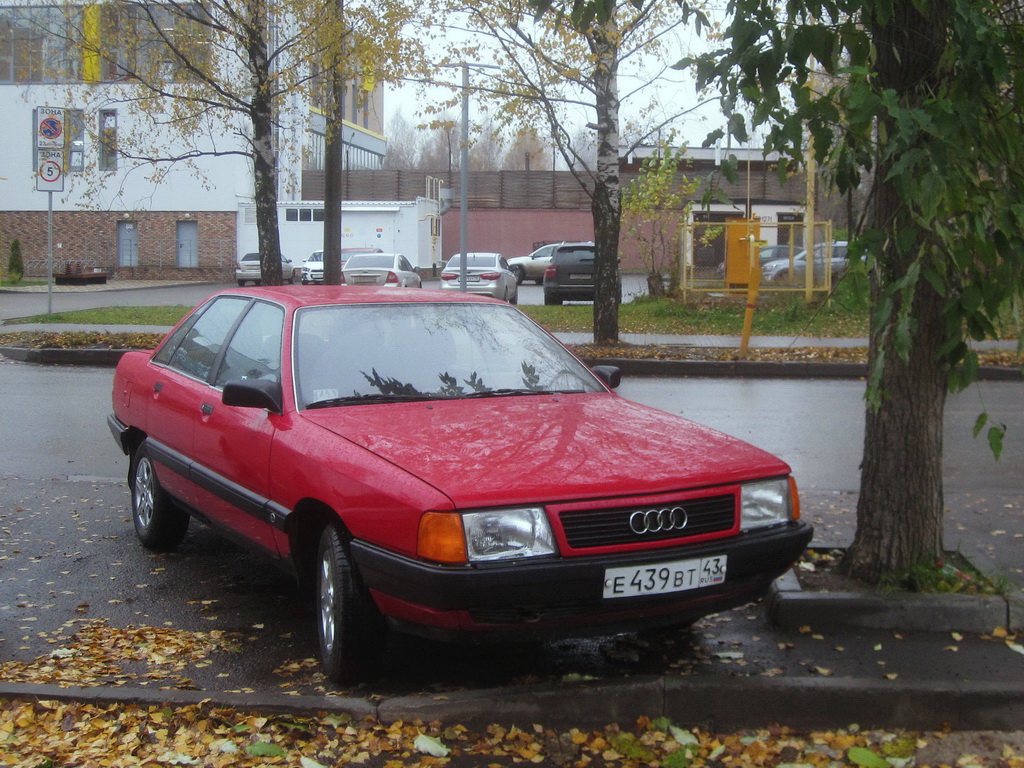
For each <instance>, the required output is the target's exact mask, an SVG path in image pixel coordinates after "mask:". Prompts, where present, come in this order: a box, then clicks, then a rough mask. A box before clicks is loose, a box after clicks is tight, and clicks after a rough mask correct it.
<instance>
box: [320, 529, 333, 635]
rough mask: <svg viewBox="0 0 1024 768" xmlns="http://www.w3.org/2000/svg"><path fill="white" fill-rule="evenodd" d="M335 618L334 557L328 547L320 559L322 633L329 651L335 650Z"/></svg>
mask: <svg viewBox="0 0 1024 768" xmlns="http://www.w3.org/2000/svg"><path fill="white" fill-rule="evenodd" d="M334 619H335V617H334V559H333V558H332V557H331V550H330V548H327V549H325V550H324V556H323V559H322V560H321V561H320V634H321V637H323V639H324V648H325V649H326V650H327V651H333V650H334Z"/></svg>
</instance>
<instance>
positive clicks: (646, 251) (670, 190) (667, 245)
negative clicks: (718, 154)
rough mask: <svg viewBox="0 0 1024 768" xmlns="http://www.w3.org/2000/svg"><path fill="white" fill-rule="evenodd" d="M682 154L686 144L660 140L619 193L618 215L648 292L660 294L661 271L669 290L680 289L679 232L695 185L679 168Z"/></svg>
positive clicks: (673, 291)
mask: <svg viewBox="0 0 1024 768" xmlns="http://www.w3.org/2000/svg"><path fill="white" fill-rule="evenodd" d="M685 156H686V150H685V149H674V148H673V147H671V146H669V145H667V144H663V145H661V146H659V147H658V148H657V149H656V150H655V152H654V154H652V155H651V156H650V157H647V158H644V161H643V163H642V164H641V166H640V175H639V176H637V177H636V178H635V179H633V181H632V182H631V183H630V184H629V186H628V187H626V189H625V190H624V192H623V194H622V214H623V220H624V221H625V223H626V227H627V232H628V234H629V238H630V240H631V242H632V243H633V245H634V246H635V247H636V248H637V251H638V252H639V255H640V258H641V259H642V260H643V263H644V266H645V267H646V268H647V294H648V295H649V296H664V295H665V277H666V276H667V277H668V279H669V286H668V292H669V293H672V294H674V293H676V292H678V290H679V285H680V274H679V236H680V233H681V230H682V223H683V222H685V221H687V220H689V218H690V208H691V206H692V203H691V200H692V197H693V194H694V193H695V192H696V191H697V187H698V186H699V185H698V183H696V182H693V181H690V180H689V179H687V178H686V177H685V176H684V175H683V174H681V173H680V172H679V166H680V163H681V162H682V161H683V159H684V158H685Z"/></svg>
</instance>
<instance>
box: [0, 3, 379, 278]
mask: <svg viewBox="0 0 1024 768" xmlns="http://www.w3.org/2000/svg"><path fill="white" fill-rule="evenodd" d="M111 7H112V6H111V5H109V4H105V3H104V4H99V5H81V6H72V7H69V6H66V5H63V4H59V3H57V4H54V5H30V4H28V3H27V2H25V3H18V4H11V5H7V6H4V7H0V104H2V105H3V106H4V118H3V120H2V121H0V256H2V258H3V262H4V265H5V267H6V261H7V256H8V254H9V253H10V244H11V241H12V240H14V239H18V240H19V241H20V243H21V249H22V255H23V258H24V259H25V261H26V271H27V273H28V274H29V275H43V274H45V271H46V266H45V262H46V258H47V209H48V205H49V203H50V198H51V194H52V206H53V242H54V264H55V267H54V268H55V272H60V271H62V270H64V269H67V268H80V267H84V268H86V269H93V268H98V269H104V270H107V271H109V272H110V273H112V274H113V275H115V276H117V277H122V278H132V277H140V278H141V277H145V278H170V277H174V278H183V277H184V278H195V279H211V278H214V279H230V277H231V271H232V270H233V269H234V263H235V259H236V256H237V254H238V249H239V246H238V234H237V227H238V221H239V217H240V212H241V211H243V210H246V209H248V208H249V207H251V204H252V202H253V174H252V168H251V163H250V161H249V159H248V157H247V156H246V149H247V148H246V142H245V138H244V137H245V136H246V135H248V133H249V132H250V131H251V128H250V127H249V125H248V124H247V121H246V120H245V119H244V118H242V117H239V116H238V113H234V115H232V113H228V112H224V111H219V112H212V113H211V114H210V115H208V116H207V117H206V118H205V119H203V120H201V121H199V125H200V126H201V129H200V130H199V131H197V132H194V133H192V134H191V136H190V137H189V138H188V139H183V138H181V137H180V136H176V135H175V132H174V131H172V130H171V129H170V128H168V127H167V126H166V125H164V126H162V125H161V124H160V122H159V120H157V119H154V117H153V116H151V115H149V114H147V113H146V112H145V111H143V110H140V109H138V108H136V107H135V106H134V105H133V104H132V103H131V102H130V101H127V100H125V98H126V96H128V95H130V92H131V88H132V86H131V85H130V84H125V82H124V80H125V78H124V70H123V69H122V68H121V67H119V65H118V62H117V61H113V60H111V59H107V58H103V57H100V56H97V55H96V54H95V53H94V52H91V51H90V46H89V43H88V39H89V36H90V35H93V36H96V37H100V36H101V34H100V33H101V32H106V33H108V35H109V25H110V18H108V16H109V15H110V14H111V13H113V12H110V11H108V9H110V8H111ZM136 13H138V11H136ZM115 23H117V24H120V25H122V26H127V25H128V24H130V23H132V20H131V19H128V20H127V21H126V20H125V18H124V17H122V16H118V17H117V20H116V22H115ZM135 23H136V24H137V23H138V22H137V20H136V21H135ZM171 23H172V24H174V23H175V22H171ZM178 23H179V24H180V19H179V20H178ZM83 39H85V40H86V43H85V44H83V43H82V42H81V40H83ZM133 39H135V38H133ZM72 40H78V41H79V42H77V43H75V42H71V41H72ZM146 46H148V47H146ZM159 51H160V44H159V42H154V41H153V40H148V41H142V42H141V43H138V44H137V45H136V47H135V48H134V49H133V50H132V52H131V55H132V57H133V58H132V61H131V62H130V64H132V65H135V66H142V65H143V64H140V62H143V60H144V59H145V62H149V63H155V64H156V66H158V67H169V66H171V65H170V64H169V62H166V61H155V59H157V58H159ZM122 55H123V56H124V57H125V58H126V59H127V57H128V55H129V54H126V53H124V52H122V51H118V52H117V56H118V57H120V56H122ZM126 66H127V65H126ZM160 71H161V74H162V75H164V74H166V72H164V70H160ZM171 79H174V78H173V77H172V78H171ZM346 101H347V104H346V105H345V106H346V118H347V119H346V121H345V123H344V130H343V136H344V138H343V141H344V147H343V151H342V157H343V163H344V164H346V166H347V167H351V168H354V169H375V168H379V167H380V164H381V161H382V159H383V156H384V152H385V149H386V140H385V138H384V137H383V135H382V133H381V131H382V125H383V97H382V91H381V90H380V89H376V90H374V91H372V92H367V91H364V90H362V89H361V88H360V85H359V84H358V83H353V84H351V85H350V88H349V89H348V90H347V92H346ZM38 107H54V108H60V109H61V110H63V112H60V113H57V118H58V120H60V118H61V117H62V118H63V120H62V125H60V128H61V131H60V132H61V135H60V138H59V140H58V141H56V142H54V141H51V142H50V143H51V144H55V143H59V144H60V147H59V151H60V152H61V153H62V157H61V164H62V166H63V168H62V171H63V173H62V174H61V179H60V180H59V183H58V184H57V186H58V187H60V189H59V191H55V192H52V193H51V192H46V191H37V188H38V187H40V186H44V187H45V186H47V185H53V184H54V182H53V181H52V180H50V179H45V178H44V179H43V181H42V183H40V178H41V175H40V174H41V168H42V167H43V165H45V162H44V161H45V159H46V158H45V155H40V151H43V152H47V151H49V150H45V149H43V150H40V148H39V146H38V145H39V144H40V143H45V141H41V139H40V137H41V136H43V135H47V136H48V131H47V128H50V129H51V131H52V128H53V124H50V125H41V123H42V118H43V115H41V114H37V108H38ZM280 122H281V127H280V128H279V129H278V134H277V135H276V137H275V138H276V141H275V146H276V148H277V153H278V154H277V156H278V172H279V179H278V186H279V189H278V195H279V200H281V201H283V202H287V201H292V200H295V201H298V200H300V199H301V189H300V180H301V176H302V171H303V170H304V169H306V170H308V169H322V168H323V162H324V152H323V147H324V125H325V120H324V117H323V114H322V113H321V112H319V111H318V110H317V109H316V108H315V106H314V105H313V104H312V103H311V102H310V100H309V99H308V98H306V97H305V96H303V95H302V90H301V89H295V91H294V92H292V93H291V94H290V95H289V96H288V97H287V98H286V99H285V100H284V103H283V104H282V106H281V107H280ZM48 137H49V136H48ZM49 138H51V139H52V137H49ZM204 152H211V153H212V152H217V153H220V156H211V155H207V154H203V153H204ZM152 158H188V159H183V160H180V161H178V162H175V163H167V162H152V161H151V159H152ZM55 168H56V166H54V165H52V164H50V165H49V168H48V169H47V171H46V173H47V174H51V173H52V174H53V175H56V171H55Z"/></svg>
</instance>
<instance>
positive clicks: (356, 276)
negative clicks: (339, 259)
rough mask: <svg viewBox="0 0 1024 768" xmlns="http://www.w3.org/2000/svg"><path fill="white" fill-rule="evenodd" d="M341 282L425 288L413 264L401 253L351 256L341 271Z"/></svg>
mask: <svg viewBox="0 0 1024 768" xmlns="http://www.w3.org/2000/svg"><path fill="white" fill-rule="evenodd" d="M341 281H342V282H343V283H345V284H346V285H381V286H386V287H389V288H390V287H394V288H422V287H423V284H422V281H421V280H420V276H419V275H418V274H417V273H416V270H415V269H414V268H413V266H412V264H410V263H409V260H408V259H407V258H405V256H403V255H402V254H400V253H358V254H355V255H353V256H349V258H348V261H346V262H345V268H344V269H343V270H342V271H341Z"/></svg>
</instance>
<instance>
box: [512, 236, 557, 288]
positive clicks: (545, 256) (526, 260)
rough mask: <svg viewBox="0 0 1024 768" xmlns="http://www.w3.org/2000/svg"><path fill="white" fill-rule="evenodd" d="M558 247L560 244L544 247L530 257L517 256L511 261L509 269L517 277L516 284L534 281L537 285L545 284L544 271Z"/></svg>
mask: <svg viewBox="0 0 1024 768" xmlns="http://www.w3.org/2000/svg"><path fill="white" fill-rule="evenodd" d="M558 245H559V243H551V244H549V245H542V246H541V247H540V248H538V249H537V250H535V251H534V252H533V253H531V254H529V255H528V256H516V257H515V258H512V259H509V260H508V268H509V269H511V270H512V274H514V275H515V276H516V282H517V283H522V282H523V280H533V281H534V282H535V283H537V285H541V284H542V283H543V282H544V271H545V270H546V269H547V268H548V264H550V263H551V254H552V253H554V252H555V248H557V247H558Z"/></svg>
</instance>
